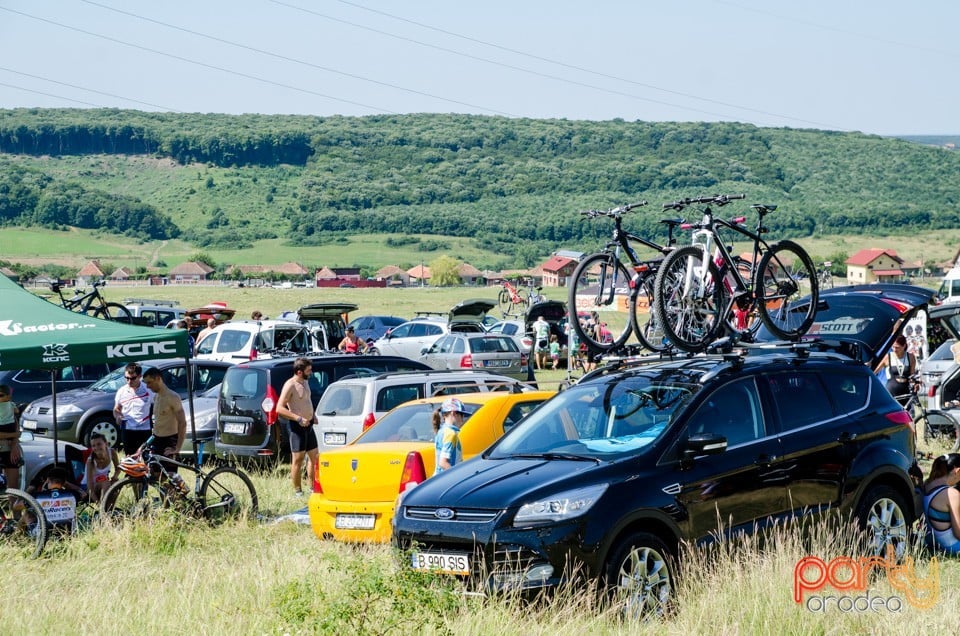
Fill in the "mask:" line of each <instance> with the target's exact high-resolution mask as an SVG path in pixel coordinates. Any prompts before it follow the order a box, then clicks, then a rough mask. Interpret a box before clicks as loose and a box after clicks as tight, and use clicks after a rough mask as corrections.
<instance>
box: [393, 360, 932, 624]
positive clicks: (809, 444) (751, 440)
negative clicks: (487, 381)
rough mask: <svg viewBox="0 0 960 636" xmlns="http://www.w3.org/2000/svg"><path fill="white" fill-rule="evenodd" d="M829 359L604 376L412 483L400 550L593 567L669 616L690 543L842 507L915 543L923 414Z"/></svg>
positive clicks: (547, 576)
mask: <svg viewBox="0 0 960 636" xmlns="http://www.w3.org/2000/svg"><path fill="white" fill-rule="evenodd" d="M813 349H816V347H815V346H811V345H808V344H803V345H796V346H791V347H784V348H782V349H778V350H772V351H762V352H753V353H751V354H749V355H740V354H734V353H729V354H726V355H722V354H717V355H706V356H697V357H688V358H682V359H675V360H663V361H656V362H653V363H636V362H634V363H624V364H621V365H619V366H610V367H606V368H603V369H600V370H598V371H596V372H594V373H592V374H589V375H587V376H585V377H584V378H583V379H582V380H581V381H580V382H578V383H577V384H575V385H574V386H572V387H571V388H569V389H567V390H565V391H563V392H562V393H559V394H558V395H557V396H556V397H554V398H553V399H551V400H549V401H548V402H546V403H544V404H543V405H541V406H540V408H538V409H537V410H536V411H534V412H533V413H531V414H530V415H529V416H528V417H527V418H526V419H525V420H524V421H523V422H521V423H520V424H519V425H518V426H516V427H515V428H514V429H512V430H511V431H509V432H508V433H507V434H506V435H505V436H504V437H503V438H501V439H500V440H499V441H498V442H497V443H495V444H494V445H493V446H491V447H490V448H489V449H488V450H487V451H486V452H484V453H483V454H482V455H481V456H478V457H477V458H475V459H473V460H471V461H468V462H465V463H463V464H460V465H457V466H455V467H454V468H453V469H451V470H448V471H445V472H443V473H441V474H439V475H436V476H434V477H431V478H430V479H429V480H427V481H426V482H424V483H423V484H421V485H420V486H418V487H417V488H415V489H413V490H411V491H408V492H407V493H406V494H405V495H404V497H403V499H402V502H401V505H400V507H399V508H398V511H397V515H396V517H395V521H394V523H395V526H394V541H395V543H396V544H397V545H398V546H400V547H402V548H404V549H412V550H413V551H414V552H413V555H412V563H413V567H415V568H422V569H424V570H429V571H442V572H447V573H450V574H457V575H461V576H474V577H477V579H478V580H479V581H480V582H482V583H483V584H484V585H485V586H488V587H492V588H495V589H496V588H500V589H502V588H513V589H522V590H539V589H544V588H551V587H553V586H556V585H558V584H560V583H562V582H564V581H565V580H567V578H568V577H569V575H570V573H571V572H574V571H578V572H581V573H584V574H586V575H587V576H589V577H591V578H596V579H599V580H600V581H602V582H603V583H604V584H605V585H607V586H608V587H609V588H610V589H611V591H612V592H613V593H615V594H617V596H616V598H618V599H622V600H624V601H625V602H626V603H627V607H628V608H629V609H631V611H644V610H650V611H654V612H656V611H660V610H662V609H663V608H664V607H665V605H666V604H667V603H668V602H669V601H670V600H671V597H672V594H673V585H674V577H675V575H676V571H675V568H676V563H677V561H676V559H677V557H678V555H679V547H680V545H681V543H682V542H684V541H690V542H693V543H701V544H702V543H709V542H712V541H716V540H718V538H720V539H722V538H724V537H727V536H729V535H732V534H735V533H748V534H749V533H754V532H757V531H761V530H763V529H765V528H769V527H771V526H773V524H775V523H778V522H784V521H788V520H790V519H795V518H798V517H800V516H807V515H811V514H819V515H826V514H828V513H835V514H838V515H840V516H841V517H844V518H846V517H849V516H850V515H852V516H853V517H854V518H855V519H856V520H857V522H858V523H859V525H860V527H861V528H863V529H865V530H866V531H867V532H868V533H869V535H868V536H869V537H870V538H872V540H873V541H874V542H875V545H874V546H873V547H874V548H875V549H876V550H877V552H878V553H881V549H882V547H883V546H886V545H887V544H890V543H893V544H894V545H895V546H896V547H897V548H898V550H903V549H905V546H906V539H907V535H908V532H909V529H910V525H911V523H912V522H913V520H914V519H915V517H916V514H917V506H916V504H917V502H916V500H915V496H914V484H913V481H912V479H911V474H910V471H916V464H915V460H914V456H915V451H914V436H913V431H912V430H911V427H910V424H911V421H910V417H909V416H908V415H907V413H906V412H905V411H904V410H903V409H902V408H900V406H899V405H898V404H897V402H896V401H895V400H894V399H893V398H892V397H891V396H890V394H889V393H888V392H887V391H886V389H885V388H884V386H883V384H882V383H881V382H880V381H879V380H878V379H877V378H876V377H875V376H874V374H873V373H872V372H871V370H870V369H869V368H868V367H867V366H866V365H864V364H863V363H862V362H858V361H857V360H853V359H851V358H849V357H847V356H844V355H841V354H838V353H833V352H823V351H816V350H813ZM718 520H720V522H718Z"/></svg>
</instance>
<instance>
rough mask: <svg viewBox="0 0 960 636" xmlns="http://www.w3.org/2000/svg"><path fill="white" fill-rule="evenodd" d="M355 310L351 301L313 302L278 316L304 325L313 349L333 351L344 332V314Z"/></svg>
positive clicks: (345, 325)
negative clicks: (311, 339)
mask: <svg viewBox="0 0 960 636" xmlns="http://www.w3.org/2000/svg"><path fill="white" fill-rule="evenodd" d="M356 310H357V306H356V305H354V304H353V303H314V304H312V305H303V306H302V307H300V308H299V309H298V310H297V311H296V312H290V311H285V312H283V313H281V314H280V316H279V318H281V319H285V320H293V321H295V322H299V323H300V324H302V325H306V327H307V329H308V331H309V333H310V335H311V336H312V337H313V344H312V346H313V350H314V351H333V350H335V349H336V348H337V345H339V344H340V341H341V340H343V336H344V335H345V334H346V327H347V323H346V320H345V318H346V316H348V315H349V314H350V313H351V312H354V311H356Z"/></svg>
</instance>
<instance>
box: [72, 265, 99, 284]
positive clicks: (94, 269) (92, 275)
mask: <svg viewBox="0 0 960 636" xmlns="http://www.w3.org/2000/svg"><path fill="white" fill-rule="evenodd" d="M105 277H106V274H105V273H104V272H103V269H102V268H101V267H100V261H96V260H93V261H90V262H89V263H87V264H86V265H84V266H83V267H81V268H80V271H79V272H77V282H76V284H77V285H92V284H93V283H95V282H96V281H98V280H102V279H103V278H105Z"/></svg>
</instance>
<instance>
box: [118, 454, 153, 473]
mask: <svg viewBox="0 0 960 636" xmlns="http://www.w3.org/2000/svg"><path fill="white" fill-rule="evenodd" d="M120 470H122V471H123V472H125V473H126V474H128V475H130V476H131V477H146V476H147V464H146V463H144V461H143V460H142V459H140V458H139V457H124V458H123V459H122V460H121V461H120Z"/></svg>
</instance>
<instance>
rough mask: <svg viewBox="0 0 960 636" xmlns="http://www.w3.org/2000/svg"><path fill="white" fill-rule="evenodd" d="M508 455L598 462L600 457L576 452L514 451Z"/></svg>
mask: <svg viewBox="0 0 960 636" xmlns="http://www.w3.org/2000/svg"><path fill="white" fill-rule="evenodd" d="M509 457H511V458H517V459H570V460H574V461H581V462H596V463H598V464H599V463H600V459H599V458H598V457H592V456H590V455H578V454H576V453H515V454H513V455H509Z"/></svg>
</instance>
